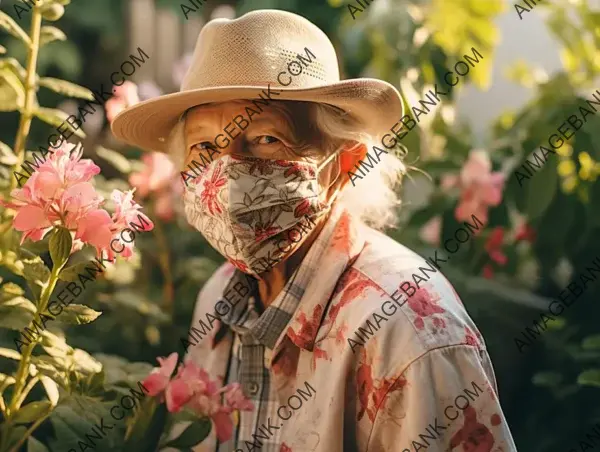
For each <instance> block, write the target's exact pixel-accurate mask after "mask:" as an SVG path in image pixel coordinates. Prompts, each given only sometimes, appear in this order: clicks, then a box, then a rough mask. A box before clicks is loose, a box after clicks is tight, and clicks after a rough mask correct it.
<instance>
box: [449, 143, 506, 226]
mask: <svg viewBox="0 0 600 452" xmlns="http://www.w3.org/2000/svg"><path fill="white" fill-rule="evenodd" d="M491 169H492V163H491V161H490V158H489V156H488V154H487V152H485V151H483V150H472V151H471V152H470V153H469V158H468V160H467V162H466V163H465V166H463V168H462V170H461V172H460V175H459V176H458V177H456V176H454V175H446V176H444V177H443V178H442V183H441V186H442V188H443V189H449V188H453V187H459V188H460V190H461V195H460V201H459V203H458V205H457V206H456V210H455V211H454V215H455V218H456V219H457V220H458V221H466V220H471V219H472V218H471V215H475V216H476V217H477V218H479V219H480V220H481V221H482V222H483V223H487V220H488V208H489V207H490V206H492V207H495V206H497V205H499V204H500V202H501V201H502V190H503V189H504V181H505V176H504V174H503V173H501V172H491Z"/></svg>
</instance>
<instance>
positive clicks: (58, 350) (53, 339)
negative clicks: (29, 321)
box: [42, 330, 73, 358]
mask: <svg viewBox="0 0 600 452" xmlns="http://www.w3.org/2000/svg"><path fill="white" fill-rule="evenodd" d="M42 347H43V349H44V351H45V352H46V353H48V355H50V356H52V357H55V358H64V357H66V356H67V355H68V354H70V353H73V348H72V347H71V346H70V345H68V344H67V342H66V341H65V340H64V339H63V338H62V337H59V336H57V335H56V334H54V333H51V332H50V331H48V330H44V331H42Z"/></svg>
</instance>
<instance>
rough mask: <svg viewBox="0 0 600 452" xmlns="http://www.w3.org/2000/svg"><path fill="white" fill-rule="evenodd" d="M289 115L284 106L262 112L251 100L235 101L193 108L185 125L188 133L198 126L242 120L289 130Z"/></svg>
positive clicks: (187, 116) (186, 115)
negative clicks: (270, 124) (269, 124)
mask: <svg viewBox="0 0 600 452" xmlns="http://www.w3.org/2000/svg"><path fill="white" fill-rule="evenodd" d="M289 113H290V112H289V111H288V109H287V108H286V107H285V106H284V105H278V108H275V107H274V106H271V107H270V108H264V109H262V111H261V110H260V107H258V106H257V105H256V104H254V103H252V102H251V101H249V100H233V101H228V102H219V103H208V104H203V105H198V106H196V107H192V108H190V109H189V110H187V111H186V113H185V123H186V130H188V131H189V130H190V128H193V127H194V125H197V124H204V125H220V124H227V123H231V122H236V121H237V122H240V121H241V120H242V119H244V120H250V125H252V124H253V123H254V122H256V123H261V124H263V125H264V124H265V123H269V122H270V123H272V124H273V125H274V126H276V127H279V128H281V127H286V128H289V127H290V126H291V124H290V122H289V119H290V118H289ZM240 116H241V118H240Z"/></svg>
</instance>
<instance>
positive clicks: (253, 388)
mask: <svg viewBox="0 0 600 452" xmlns="http://www.w3.org/2000/svg"><path fill="white" fill-rule="evenodd" d="M259 389H260V388H259V386H258V383H256V382H255V381H251V382H250V383H248V394H249V395H251V396H255V395H256V394H258V390H259Z"/></svg>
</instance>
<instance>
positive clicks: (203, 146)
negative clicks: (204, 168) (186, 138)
mask: <svg viewBox="0 0 600 452" xmlns="http://www.w3.org/2000/svg"><path fill="white" fill-rule="evenodd" d="M209 149H210V150H213V151H214V150H215V145H214V144H213V143H211V142H210V141H203V142H201V143H197V144H195V145H194V146H192V150H195V151H196V152H206V151H208V150H209Z"/></svg>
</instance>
